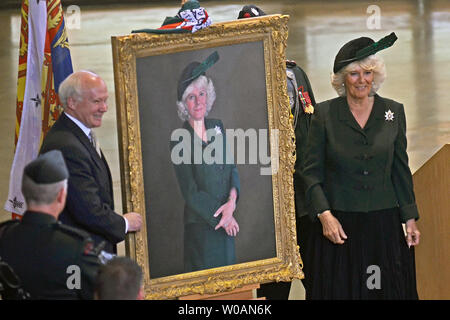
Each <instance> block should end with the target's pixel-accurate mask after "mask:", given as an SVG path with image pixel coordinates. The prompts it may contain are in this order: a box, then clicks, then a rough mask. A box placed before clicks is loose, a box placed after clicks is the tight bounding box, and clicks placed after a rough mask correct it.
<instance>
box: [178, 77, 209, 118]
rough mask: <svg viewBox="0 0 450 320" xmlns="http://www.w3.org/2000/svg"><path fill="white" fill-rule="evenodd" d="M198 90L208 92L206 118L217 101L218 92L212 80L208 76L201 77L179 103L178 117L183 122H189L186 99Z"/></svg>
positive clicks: (186, 91)
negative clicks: (193, 91)
mask: <svg viewBox="0 0 450 320" xmlns="http://www.w3.org/2000/svg"><path fill="white" fill-rule="evenodd" d="M194 87H196V88H203V89H205V90H206V113H205V117H206V116H207V115H208V113H209V112H210V111H211V109H212V106H213V104H214V101H215V100H216V91H215V89H214V84H213V82H212V80H211V79H210V78H207V77H206V76H200V77H198V78H197V79H195V80H194V81H192V83H191V84H190V85H189V86H188V87H187V88H186V89H185V90H184V93H183V96H182V97H181V101H177V107H178V116H179V117H180V119H181V120H182V121H187V120H189V111H188V108H187V105H186V98H187V96H188V95H189V94H190V93H191V92H192V90H193V89H194Z"/></svg>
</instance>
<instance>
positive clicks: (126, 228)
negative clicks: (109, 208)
mask: <svg viewBox="0 0 450 320" xmlns="http://www.w3.org/2000/svg"><path fill="white" fill-rule="evenodd" d="M124 220H125V234H126V233H127V232H128V220H127V218H125V217H124Z"/></svg>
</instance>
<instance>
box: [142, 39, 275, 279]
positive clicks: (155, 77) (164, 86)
mask: <svg viewBox="0 0 450 320" xmlns="http://www.w3.org/2000/svg"><path fill="white" fill-rule="evenodd" d="M214 51H217V52H218V54H219V57H220V58H219V61H218V62H217V63H216V64H214V65H213V66H212V67H211V68H209V69H208V70H207V71H206V75H207V76H208V77H210V78H212V80H213V83H214V87H215V90H216V101H215V103H214V105H213V107H212V110H211V112H210V113H209V115H208V116H207V117H208V118H215V119H220V120H222V121H223V124H224V127H225V129H238V128H241V129H243V130H247V129H249V128H254V129H257V130H258V129H268V111H267V101H266V83H265V70H264V51H263V42H262V41H258V42H249V43H242V44H236V45H230V46H223V47H215V48H208V49H202V50H194V51H184V52H179V53H173V54H165V55H158V56H149V57H144V58H138V59H137V60H136V74H137V86H138V99H139V100H138V101H139V118H140V130H141V144H142V161H143V175H144V190H145V207H146V219H147V235H148V250H149V252H148V254H149V266H150V267H149V268H150V277H151V278H158V277H164V276H169V275H175V274H180V273H183V232H184V231H183V230H184V225H183V212H184V199H183V196H182V194H181V192H180V189H179V187H178V182H177V179H176V176H175V173H174V169H173V165H172V163H171V158H170V148H169V142H170V137H171V134H172V131H173V130H175V129H177V128H180V127H182V121H181V120H180V118H179V117H178V114H177V107H176V100H177V84H178V79H179V77H180V75H181V72H182V70H183V69H184V67H185V66H186V65H187V64H189V63H190V62H192V61H198V62H202V61H203V60H204V59H206V57H208V56H209V55H210V54H211V53H212V52H214ZM246 150H247V152H248V142H247V147H246ZM258 150H259V148H258ZM267 150H268V149H267ZM265 154H268V151H265ZM246 159H247V161H246V163H248V154H247V156H246ZM258 163H259V160H258ZM263 167H266V165H264V166H263ZM237 168H238V171H239V178H240V182H241V192H240V196H239V202H238V203H237V209H236V212H235V214H234V216H235V217H236V220H237V221H238V223H239V227H240V232H239V233H238V235H237V237H236V260H237V263H243V262H250V261H256V260H260V259H266V258H272V257H275V256H276V242H275V226H274V213H273V212H274V211H273V210H274V209H273V196H272V176H268V175H266V176H262V175H260V169H261V165H260V164H256V165H255V164H253V165H250V164H245V165H239V164H238V165H237ZM211 214H213V212H212V213H211Z"/></svg>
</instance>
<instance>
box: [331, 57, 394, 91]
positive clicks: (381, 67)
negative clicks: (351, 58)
mask: <svg viewBox="0 0 450 320" xmlns="http://www.w3.org/2000/svg"><path fill="white" fill-rule="evenodd" d="M356 66H360V67H361V68H362V69H364V70H371V71H372V72H373V84H372V88H371V90H370V93H369V97H371V96H373V95H375V93H377V91H378V89H380V87H381V85H382V84H383V82H384V80H385V79H386V66H385V64H384V61H383V59H382V58H381V57H379V56H376V55H371V56H368V57H367V58H365V59H363V60H359V61H355V62H352V63H350V64H349V65H347V66H345V67H344V68H342V69H341V70H339V71H338V72H336V73H332V74H331V85H332V87H333V88H334V90H336V92H337V94H338V95H339V96H340V97H345V96H346V95H347V92H346V90H345V76H346V75H347V74H348V73H349V72H350V71H352V70H354V69H355V67H356Z"/></svg>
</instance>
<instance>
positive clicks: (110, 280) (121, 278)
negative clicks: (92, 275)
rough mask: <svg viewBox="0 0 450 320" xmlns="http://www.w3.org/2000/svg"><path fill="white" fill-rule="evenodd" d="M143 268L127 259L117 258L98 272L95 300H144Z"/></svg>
mask: <svg viewBox="0 0 450 320" xmlns="http://www.w3.org/2000/svg"><path fill="white" fill-rule="evenodd" d="M143 285H144V283H143V273H142V269H141V267H140V266H139V265H138V264H137V263H136V262H135V261H133V260H131V259H130V258H127V257H116V258H114V259H112V260H110V261H109V262H108V263H106V264H105V265H102V266H101V267H100V269H99V271H98V275H97V281H96V286H95V298H96V299H98V300H143V299H144V286H143Z"/></svg>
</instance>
